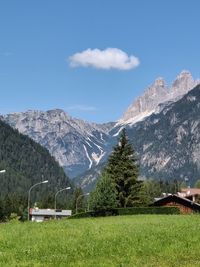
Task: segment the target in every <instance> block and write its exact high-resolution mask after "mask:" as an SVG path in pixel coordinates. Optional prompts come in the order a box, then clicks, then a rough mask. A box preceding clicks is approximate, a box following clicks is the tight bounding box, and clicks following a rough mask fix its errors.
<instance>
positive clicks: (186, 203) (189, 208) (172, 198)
mask: <svg viewBox="0 0 200 267" xmlns="http://www.w3.org/2000/svg"><path fill="white" fill-rule="evenodd" d="M152 206H167V207H170V206H173V207H178V208H179V209H180V213H181V214H190V213H193V212H200V205H199V204H197V203H195V202H193V201H192V200H190V199H187V198H184V197H180V196H178V195H168V196H166V197H163V198H160V199H158V200H156V201H155V202H154V203H153V205H152Z"/></svg>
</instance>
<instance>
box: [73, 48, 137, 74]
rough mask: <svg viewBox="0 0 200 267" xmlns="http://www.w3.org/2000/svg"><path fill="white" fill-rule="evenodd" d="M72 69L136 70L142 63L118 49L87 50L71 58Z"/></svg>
mask: <svg viewBox="0 0 200 267" xmlns="http://www.w3.org/2000/svg"><path fill="white" fill-rule="evenodd" d="M69 61H70V66H71V67H79V66H83V67H94V68H98V69H106V70H108V69H117V70H130V69H133V68H136V67H137V66H138V65H139V64H140V61H139V59H138V58H137V57H135V56H133V55H130V56H128V55H127V54H126V53H125V52H124V51H122V50H120V49H118V48H106V49H105V50H99V49H97V48H96V49H90V48H89V49H87V50H84V51H83V52H80V53H76V54H74V55H72V56H71V57H70V58H69Z"/></svg>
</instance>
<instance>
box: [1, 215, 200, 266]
mask: <svg viewBox="0 0 200 267" xmlns="http://www.w3.org/2000/svg"><path fill="white" fill-rule="evenodd" d="M0 266H2V267H7V266H30V267H31V266H49V267H51V266H55V267H57V266H69V267H72V266H73V267H79V266H81V267H83V266H84V267H87V266H89V267H96V266H102V267H104V266H106V267H107V266H109V267H110V266H111V267H112V266H121V267H125V266H130V267H140V266H141V267H147V266H148V267H150V266H152V267H163V266H165V267H171V266H176V267H177V266H181V267H186V266H187V267H193V266H200V216H199V215H186V216H183V215H135V216H117V217H106V218H88V219H74V220H62V221H49V222H44V223H31V222H29V223H28V222H26V223H18V222H15V223H13V222H12V223H6V224H1V225H0Z"/></svg>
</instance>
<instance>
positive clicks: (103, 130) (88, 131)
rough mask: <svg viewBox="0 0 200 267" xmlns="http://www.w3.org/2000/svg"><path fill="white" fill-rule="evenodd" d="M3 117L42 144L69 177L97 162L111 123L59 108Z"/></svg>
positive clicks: (101, 155)
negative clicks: (81, 117)
mask: <svg viewBox="0 0 200 267" xmlns="http://www.w3.org/2000/svg"><path fill="white" fill-rule="evenodd" d="M3 120H4V121H5V122H7V123H8V124H9V125H11V126H12V127H13V128H16V129H18V131H19V132H20V133H23V134H26V135H28V136H30V137H31V138H32V139H33V140H34V141H36V142H38V143H39V144H41V145H42V146H44V147H46V148H47V149H48V150H49V151H50V153H51V155H53V156H54V157H55V158H56V160H57V161H58V162H59V164H60V165H61V166H63V167H64V169H65V170H66V172H67V174H69V175H70V176H71V177H73V176H76V175H77V174H79V173H82V172H83V171H86V170H87V169H90V168H91V167H92V165H96V164H98V163H99V162H100V160H101V158H102V157H103V155H104V147H105V146H106V143H107V142H108V139H109V135H108V132H109V129H110V127H111V126H112V125H113V124H112V123H108V124H96V123H89V122H86V121H83V120H79V119H76V118H73V117H71V116H70V115H68V114H67V113H66V112H65V111H63V110H61V109H54V110H48V111H36V110H28V111H26V112H17V113H12V114H8V115H5V116H3Z"/></svg>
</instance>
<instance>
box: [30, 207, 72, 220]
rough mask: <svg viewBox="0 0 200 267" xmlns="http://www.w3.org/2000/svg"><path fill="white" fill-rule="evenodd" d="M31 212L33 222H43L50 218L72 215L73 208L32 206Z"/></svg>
mask: <svg viewBox="0 0 200 267" xmlns="http://www.w3.org/2000/svg"><path fill="white" fill-rule="evenodd" d="M29 214H30V217H31V221H33V222H43V221H45V220H49V219H53V218H56V219H61V218H63V217H69V216H71V215H72V211H71V210H60V209H57V210H54V209H39V208H31V209H30V210H29Z"/></svg>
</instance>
